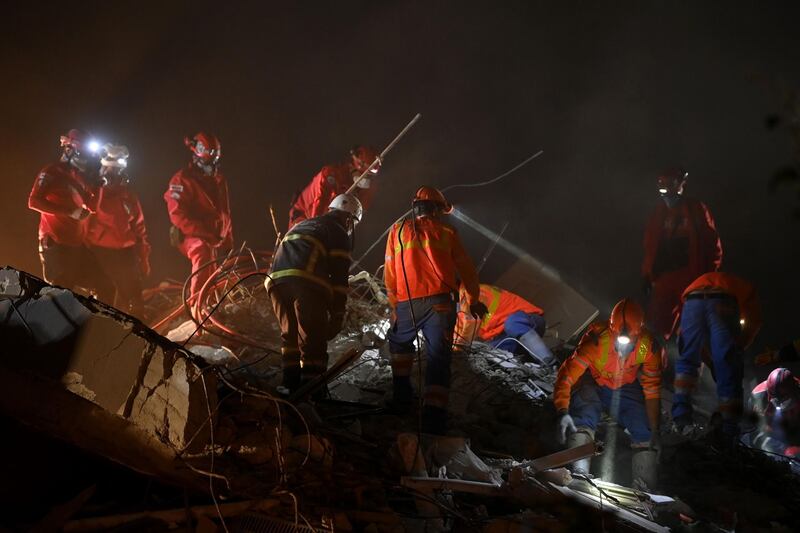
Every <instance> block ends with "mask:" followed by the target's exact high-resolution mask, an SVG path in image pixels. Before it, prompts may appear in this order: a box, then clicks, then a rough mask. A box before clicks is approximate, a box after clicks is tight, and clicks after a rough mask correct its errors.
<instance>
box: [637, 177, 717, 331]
mask: <svg viewBox="0 0 800 533" xmlns="http://www.w3.org/2000/svg"><path fill="white" fill-rule="evenodd" d="M688 175H689V174H688V173H687V172H686V171H684V170H681V169H669V170H667V171H666V172H664V173H663V174H661V175H660V176H658V179H657V180H656V184H657V187H658V194H659V195H660V196H661V199H662V202H661V203H659V204H658V206H657V207H656V209H655V210H654V211H653V213H652V214H651V215H650V219H649V220H648V222H647V227H646V230H645V234H644V259H643V261H642V283H643V287H644V289H645V293H646V294H649V304H648V307H647V321H648V323H649V324H650V325H651V328H652V330H653V332H654V333H656V334H659V335H662V336H664V337H665V338H669V335H670V333H671V332H672V329H673V325H674V323H675V319H676V317H677V311H678V308H679V307H680V300H681V293H683V290H684V289H685V288H686V287H687V286H688V285H689V284H690V283H691V282H692V281H693V280H694V279H695V278H697V277H698V276H700V275H701V274H704V273H706V272H712V271H717V270H719V269H720V265H721V264H722V243H721V242H720V239H719V235H718V234H717V228H716V226H715V225H714V219H713V217H712V216H711V212H709V210H708V207H706V205H705V204H704V203H702V202H699V201H697V200H695V199H693V198H688V197H686V196H684V190H685V188H686V180H687V178H688Z"/></svg>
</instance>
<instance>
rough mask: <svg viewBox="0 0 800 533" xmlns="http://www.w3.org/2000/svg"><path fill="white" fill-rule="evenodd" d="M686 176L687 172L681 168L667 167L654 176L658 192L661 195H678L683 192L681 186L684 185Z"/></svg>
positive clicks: (687, 175)
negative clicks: (656, 176)
mask: <svg viewBox="0 0 800 533" xmlns="http://www.w3.org/2000/svg"><path fill="white" fill-rule="evenodd" d="M688 178H689V173H688V172H686V171H685V170H683V169H682V168H677V167H674V168H669V169H667V170H665V171H664V172H662V173H661V175H659V176H658V178H656V185H657V186H658V193H659V194H660V195H661V196H666V195H672V196H680V195H682V194H683V188H684V187H685V186H686V180H687V179H688Z"/></svg>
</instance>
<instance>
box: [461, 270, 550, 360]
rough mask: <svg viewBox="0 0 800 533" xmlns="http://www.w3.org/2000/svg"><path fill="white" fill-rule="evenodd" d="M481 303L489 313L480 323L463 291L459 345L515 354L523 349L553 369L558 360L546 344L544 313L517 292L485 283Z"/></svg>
mask: <svg viewBox="0 0 800 533" xmlns="http://www.w3.org/2000/svg"><path fill="white" fill-rule="evenodd" d="M479 299H480V301H481V303H483V304H484V305H485V306H486V308H487V309H488V311H487V312H486V315H485V316H484V317H483V319H482V320H481V321H478V320H476V319H475V318H474V317H473V316H472V315H471V314H470V313H468V312H464V310H466V309H468V307H469V306H468V303H467V301H468V295H467V291H466V289H465V287H464V286H463V285H461V287H460V290H459V313H458V319H457V321H456V333H455V343H456V345H467V346H469V345H470V344H472V341H473V340H475V339H477V340H480V341H484V342H487V343H489V344H490V345H492V346H493V347H495V348H501V349H504V350H508V351H511V352H515V351H517V348H519V347H520V345H521V347H522V348H523V349H524V350H525V352H526V353H529V354H530V355H531V356H532V357H533V358H534V359H536V360H538V361H539V362H540V363H542V364H545V365H550V364H552V363H553V362H554V360H555V358H554V357H553V353H552V352H551V351H550V349H549V348H548V347H547V345H546V344H545V343H544V341H542V337H543V336H544V332H545V328H546V326H547V323H546V322H545V319H544V311H542V309H540V308H539V307H536V306H535V305H533V304H532V303H530V302H529V301H527V300H525V299H524V298H522V297H521V296H517V295H516V294H514V293H513V292H510V291H507V290H504V289H501V288H500V287H495V286H493V285H487V284H485V283H481V285H480V296H479Z"/></svg>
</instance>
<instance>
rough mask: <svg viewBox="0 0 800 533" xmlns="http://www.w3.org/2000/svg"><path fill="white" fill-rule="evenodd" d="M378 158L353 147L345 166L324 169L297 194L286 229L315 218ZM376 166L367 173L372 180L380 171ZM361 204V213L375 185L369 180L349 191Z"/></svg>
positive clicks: (342, 164) (326, 166) (372, 152)
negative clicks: (351, 191)
mask: <svg viewBox="0 0 800 533" xmlns="http://www.w3.org/2000/svg"><path fill="white" fill-rule="evenodd" d="M377 158H378V153H377V152H376V151H375V150H374V149H373V148H370V147H368V146H355V147H353V149H352V150H350V159H349V160H348V161H347V162H346V163H338V164H333V165H325V166H324V167H322V169H321V170H320V171H319V172H318V173H317V175H316V176H314V177H313V178H312V179H311V182H310V183H309V184H308V185H306V188H305V189H303V190H302V191H300V192H299V193H297V195H296V196H295V199H294V200H293V203H292V206H291V208H290V209H289V228H291V227H292V226H294V225H295V224H297V223H298V222H301V221H303V220H307V219H309V218H314V217H316V216H319V215H321V214H323V213H325V211H326V210H327V208H328V205H330V203H331V202H332V201H333V199H334V198H336V196H337V195H339V194H343V193H345V192H347V190H348V189H349V188H350V186H351V185H353V182H354V181H355V180H357V179H358V178H359V176H361V174H363V173H364V172H366V170H367V169H368V168H369V166H370V165H371V164H372V163H373V161H375V159H377ZM380 168H381V164H380V162H379V163H378V164H377V165H376V166H375V167H373V168H372V170H370V174H371V175H372V176H375V175H377V174H378V172H379V171H380ZM353 192H354V193H355V196H356V197H357V198H358V199H359V201H360V202H361V206H362V208H363V209H367V208H369V204H370V202H371V201H372V197H373V195H374V194H375V185H374V183H373V182H372V179H371V177H370V176H367V177H365V178H364V179H363V180H361V181H359V182H358V185H357V188H356V189H355V190H354V191H353Z"/></svg>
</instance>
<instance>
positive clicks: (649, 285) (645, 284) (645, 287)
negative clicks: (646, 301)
mask: <svg viewBox="0 0 800 533" xmlns="http://www.w3.org/2000/svg"><path fill="white" fill-rule="evenodd" d="M651 292H653V282H652V281H650V280H649V279H648V278H646V277H643V278H642V294H644V295H645V297H649V296H650V293H651Z"/></svg>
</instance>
